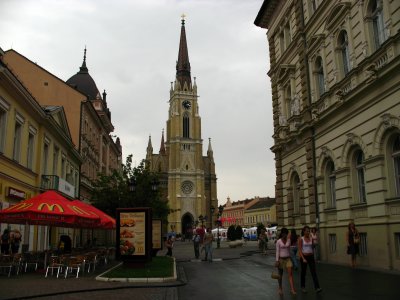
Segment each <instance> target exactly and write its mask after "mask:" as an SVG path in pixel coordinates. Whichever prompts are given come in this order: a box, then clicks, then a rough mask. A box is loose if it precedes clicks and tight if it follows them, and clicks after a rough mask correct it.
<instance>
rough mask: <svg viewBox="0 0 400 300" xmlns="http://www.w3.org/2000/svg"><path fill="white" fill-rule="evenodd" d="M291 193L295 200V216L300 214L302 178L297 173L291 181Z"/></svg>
mask: <svg viewBox="0 0 400 300" xmlns="http://www.w3.org/2000/svg"><path fill="white" fill-rule="evenodd" d="M291 186H292V189H291V192H292V199H293V214H295V215H298V214H300V178H299V175H298V174H297V173H295V174H293V176H292V180H291Z"/></svg>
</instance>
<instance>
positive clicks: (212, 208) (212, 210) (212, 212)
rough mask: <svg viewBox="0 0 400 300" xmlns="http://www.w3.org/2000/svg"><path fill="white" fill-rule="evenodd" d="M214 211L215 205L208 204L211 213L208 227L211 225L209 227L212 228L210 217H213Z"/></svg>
mask: <svg viewBox="0 0 400 300" xmlns="http://www.w3.org/2000/svg"><path fill="white" fill-rule="evenodd" d="M214 211H215V207H214V206H212V205H211V206H210V213H211V218H210V227H211V229H212V226H213V223H212V218H213V215H214Z"/></svg>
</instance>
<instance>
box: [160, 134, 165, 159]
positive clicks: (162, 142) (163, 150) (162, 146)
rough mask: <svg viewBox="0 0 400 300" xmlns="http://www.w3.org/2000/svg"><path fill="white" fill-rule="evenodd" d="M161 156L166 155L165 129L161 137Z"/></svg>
mask: <svg viewBox="0 0 400 300" xmlns="http://www.w3.org/2000/svg"><path fill="white" fill-rule="evenodd" d="M160 154H165V143H164V129H163V131H162V135H161V145H160Z"/></svg>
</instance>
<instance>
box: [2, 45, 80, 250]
mask: <svg viewBox="0 0 400 300" xmlns="http://www.w3.org/2000/svg"><path fill="white" fill-rule="evenodd" d="M3 58H4V52H3V51H2V50H1V49H0V68H1V69H0V204H1V208H6V207H9V206H11V205H13V204H16V203H18V202H19V201H21V200H24V199H29V198H31V197H33V196H35V195H37V194H39V193H40V192H42V191H44V190H47V189H56V190H59V191H61V192H63V193H66V194H68V195H69V196H70V197H71V198H74V197H77V196H78V186H79V168H80V164H81V163H82V157H81V156H80V155H79V153H78V151H77V149H76V148H75V147H74V144H73V142H72V137H71V135H70V131H69V128H68V124H67V121H66V116H65V112H64V109H63V107H61V106H46V105H45V106H41V105H40V104H39V103H38V101H37V100H36V99H35V98H34V97H33V96H32V94H31V93H30V91H28V90H27V88H26V87H25V86H24V85H23V84H22V82H21V81H20V80H19V78H17V76H16V74H14V73H13V72H12V70H11V69H10V68H9V67H8V66H7V64H6V63H5V62H4V60H3ZM6 227H11V228H12V229H13V228H16V229H19V230H20V231H21V233H22V235H23V239H22V243H23V244H24V247H25V250H44V249H48V247H49V245H50V244H53V245H56V242H57V233H56V232H54V231H53V235H52V236H50V234H49V230H48V229H49V228H48V227H46V226H28V225H26V226H25V225H17V224H10V225H8V224H1V230H2V231H3V230H4V229H5V228H6ZM20 250H21V249H20Z"/></svg>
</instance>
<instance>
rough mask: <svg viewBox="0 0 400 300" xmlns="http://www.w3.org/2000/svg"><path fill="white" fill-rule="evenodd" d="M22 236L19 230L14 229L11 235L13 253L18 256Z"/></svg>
mask: <svg viewBox="0 0 400 300" xmlns="http://www.w3.org/2000/svg"><path fill="white" fill-rule="evenodd" d="M21 239H22V235H21V232H20V231H19V230H18V229H14V230H12V231H11V234H10V244H11V253H12V254H16V253H18V251H19V245H20V243H21Z"/></svg>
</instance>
